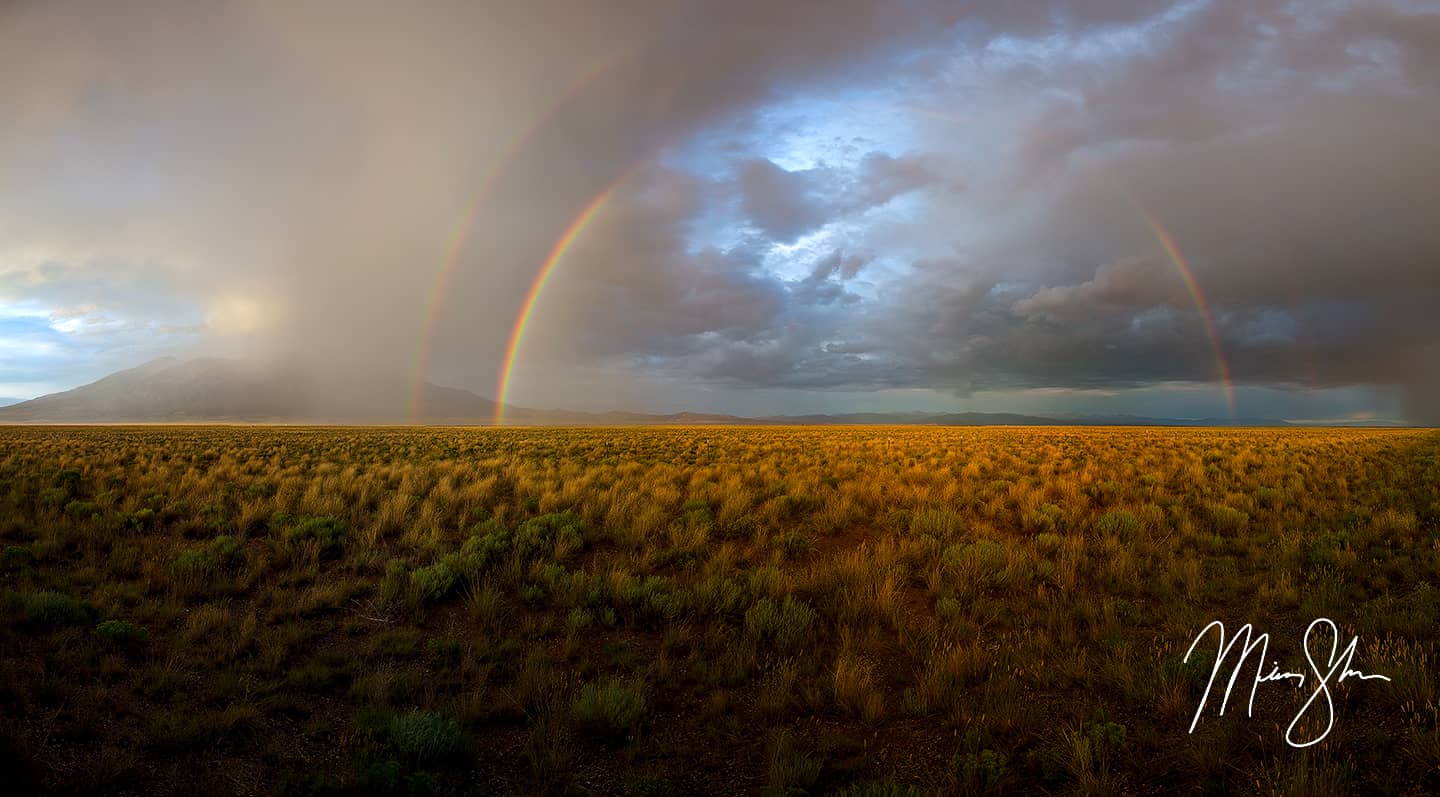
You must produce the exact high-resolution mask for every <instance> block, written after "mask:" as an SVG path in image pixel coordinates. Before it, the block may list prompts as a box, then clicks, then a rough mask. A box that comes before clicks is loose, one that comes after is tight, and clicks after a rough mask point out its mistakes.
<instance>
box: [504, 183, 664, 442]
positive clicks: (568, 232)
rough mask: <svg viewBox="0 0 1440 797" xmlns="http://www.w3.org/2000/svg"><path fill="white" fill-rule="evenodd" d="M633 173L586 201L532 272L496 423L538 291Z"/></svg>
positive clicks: (512, 337)
mask: <svg viewBox="0 0 1440 797" xmlns="http://www.w3.org/2000/svg"><path fill="white" fill-rule="evenodd" d="M634 173H635V168H634V167H632V168H630V169H627V170H626V171H625V173H624V174H621V175H620V176H619V177H617V178H615V179H614V180H612V181H610V183H609V185H606V186H605V188H604V189H602V190H601V191H600V193H598V194H596V195H595V197H594V198H593V199H591V200H590V201H589V202H588V203H586V204H585V207H584V208H582V209H581V210H580V213H579V214H578V215H576V216H575V218H574V219H573V220H571V222H570V226H568V227H566V228H565V231H564V232H562V233H561V234H560V238H559V239H558V240H556V241H555V245H554V246H552V247H551V248H550V254H548V255H546V257H545V262H544V263H543V264H542V265H541V266H540V271H539V273H537V274H536V275H535V281H534V282H532V283H531V284H530V291H529V292H528V293H526V294H525V301H524V302H523V303H522V304H521V305H520V314H519V315H517V316H516V317H515V327H514V328H513V329H511V330H510V344H509V345H508V346H506V347H505V359H504V360H502V361H501V363H500V378H499V381H498V382H497V384H496V389H495V425H496V426H504V425H505V398H506V394H508V393H509V391H510V375H511V372H512V371H513V370H514V368H515V359H516V356H517V355H518V354H519V353H520V343H521V341H523V340H524V339H525V328H526V325H527V324H529V323H530V314H531V313H533V312H534V311H535V304H536V303H537V301H538V300H539V299H540V291H542V290H544V288H545V283H546V281H548V280H549V279H550V275H551V274H552V273H554V271H555V266H556V265H557V264H559V262H560V259H561V258H563V257H564V256H565V253H566V252H567V251H569V249H570V247H571V246H572V245H573V244H574V243H575V240H576V239H577V238H579V237H580V233H582V232H584V231H585V227H586V226H587V225H589V224H590V222H591V220H593V219H594V218H595V215H596V214H597V213H599V212H600V209H601V208H603V207H604V206H605V203H606V202H608V201H610V197H612V196H614V195H615V192H616V190H618V189H619V188H620V185H621V184H622V183H624V182H625V180H626V179H627V178H629V177H630V175H632V174H634Z"/></svg>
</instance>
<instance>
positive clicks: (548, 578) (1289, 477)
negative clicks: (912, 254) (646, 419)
mask: <svg viewBox="0 0 1440 797" xmlns="http://www.w3.org/2000/svg"><path fill="white" fill-rule="evenodd" d="M0 510H3V511H0V653H3V656H0V706H3V707H4V710H3V711H0V742H3V744H0V763H4V764H7V765H8V764H13V768H14V769H15V770H16V771H18V772H22V773H28V775H26V776H29V777H33V779H34V780H35V781H36V785H38V786H42V787H44V788H48V789H51V790H60V791H65V790H71V791H73V790H76V789H86V788H90V787H93V786H94V784H98V783H109V784H119V785H112V786H111V788H115V789H117V790H125V789H128V790H130V791H141V792H146V791H170V792H188V791H195V790H201V789H204V788H206V786H207V784H208V783H210V781H207V780H206V776H205V775H204V773H205V772H207V771H214V770H216V769H217V768H225V767H227V766H239V767H242V768H243V770H244V771H245V772H248V773H253V775H254V777H255V778H256V781H255V782H256V784H257V786H256V789H255V791H257V792H267V793H268V792H271V791H279V790H286V791H288V792H290V793H309V794H317V793H335V792H337V791H338V792H343V791H346V790H354V789H370V790H371V791H379V792H386V790H387V789H388V790H389V792H388V793H396V792H397V791H399V792H403V791H405V790H407V789H409V790H412V791H415V790H423V789H424V788H429V785H433V786H435V787H436V788H437V789H438V790H439V791H441V792H442V793H450V792H454V793H459V792H461V791H462V790H463V787H465V786H467V785H469V786H473V785H477V784H478V785H479V786H481V787H482V788H483V789H487V790H491V791H495V792H500V793H510V792H516V793H538V792H547V793H565V792H569V793H625V792H627V791H628V792H631V793H637V794H638V793H725V794H731V793H753V792H758V791H763V790H765V789H767V788H768V789H771V790H774V791H775V792H776V793H779V792H781V791H784V790H792V791H793V790H796V789H800V790H810V791H815V792H823V791H832V790H837V789H840V788H843V787H853V790H854V793H871V792H867V791H865V790H864V789H866V788H873V789H876V790H877V791H874V793H887V794H888V793H897V794H898V793H908V792H906V791H904V789H905V788H906V786H907V785H908V786H913V787H915V788H917V789H919V790H920V791H921V792H925V793H929V792H934V793H955V792H990V793H995V792H1001V791H1009V790H1012V789H1017V788H1018V789H1019V790H1021V791H1027V792H1029V791H1034V792H1048V793H1054V792H1063V791H1079V792H1082V793H1133V792H1152V791H1169V790H1172V789H1179V790H1187V791H1196V790H1198V791H1231V792H1258V793H1312V794H1328V793H1341V792H1347V791H1348V792H1358V791H1389V792H1409V793H1426V792H1433V791H1435V790H1436V789H1440V780H1437V778H1440V770H1437V768H1436V761H1435V760H1434V754H1435V751H1436V750H1440V742H1437V739H1440V731H1437V727H1436V721H1437V716H1440V690H1437V687H1436V683H1437V674H1436V671H1435V666H1436V662H1437V648H1436V644H1437V641H1440V589H1436V587H1435V586H1434V584H1435V580H1436V577H1437V573H1440V438H1437V436H1436V435H1435V434H1433V433H1431V432H1425V431H1408V430H1380V431H1364V430H1327V429H1287V430H1277V429H1267V430H1185V429H1099V428H994V429H974V428H970V429H964V428H962V429H950V428H926V427H900V428H890V427H874V428H870V427H862V428H833V427H832V428H785V427H757V428H664V429H503V430H487V429H449V428H427V429H406V428H385V429H362V428H343V429H329V428H280V427H267V428H244V427H213V428H212V427H206V428H186V427H137V428H127V427H105V428H44V427H28V428H7V429H3V430H0ZM42 593H44V594H49V595H52V597H47V598H45V599H44V600H47V601H51V602H52V603H56V606H57V607H58V608H56V609H55V610H54V611H55V612H56V613H55V614H54V617H55V618H60V619H57V620H55V621H53V622H51V621H44V622H41V621H37V620H35V619H34V618H31V619H27V616H26V613H25V606H26V605H27V604H26V601H31V603H32V604H33V603H35V601H36V600H38V599H36V598H34V597H33V596H36V595H40V594H42ZM54 594H58V595H60V596H62V597H60V598H55V597H53V595H54ZM65 596H68V599H73V600H71V601H70V603H65V601H66V600H67V597H65ZM57 602H58V603H57ZM1315 616H1328V617H1332V618H1333V619H1335V620H1336V621H1337V622H1338V623H1339V624H1340V626H1341V628H1342V629H1343V630H1344V632H1345V633H1346V634H1347V635H1348V634H1358V635H1359V636H1360V638H1361V642H1360V649H1359V655H1358V657H1357V663H1358V664H1359V665H1360V667H1361V668H1362V669H1364V670H1365V671H1366V672H1379V673H1383V674H1387V675H1391V676H1392V677H1393V678H1394V680H1393V681H1392V682H1391V683H1390V684H1385V683H1383V682H1364V683H1353V684H1352V683H1347V684H1346V685H1345V688H1344V689H1343V690H1339V691H1338V692H1337V694H1338V695H1339V697H1338V698H1337V709H1336V711H1337V721H1336V728H1337V729H1336V731H1335V734H1336V736H1335V737H1334V740H1333V741H1334V743H1333V744H1331V743H1330V742H1329V741H1327V744H1326V746H1325V748H1324V749H1323V750H1319V751H1316V752H1314V753H1304V754H1301V753H1299V752H1298V751H1295V750H1292V749H1289V748H1286V747H1285V746H1284V745H1283V742H1281V741H1280V734H1279V732H1278V731H1277V727H1279V728H1283V727H1284V725H1285V724H1287V723H1288V718H1289V717H1290V716H1292V715H1293V713H1294V711H1295V710H1296V709H1297V708H1298V704H1299V702H1301V701H1300V699H1299V693H1298V692H1297V693H1295V698H1294V699H1292V698H1291V696H1290V695H1289V694H1288V693H1287V692H1285V691H1284V690H1281V689H1277V690H1275V692H1273V693H1270V694H1273V697H1270V698H1268V699H1266V700H1262V701H1259V703H1258V705H1257V716H1256V717H1255V718H1253V719H1249V720H1247V719H1246V718H1245V717H1244V716H1243V711H1237V710H1236V709H1234V708H1233V706H1232V709H1231V711H1230V712H1227V716H1226V717H1224V718H1218V717H1207V718H1206V720H1205V721H1202V724H1201V730H1200V731H1199V732H1197V733H1196V734H1195V735H1193V736H1191V735H1189V734H1187V733H1186V728H1187V727H1188V724H1189V718H1190V715H1191V713H1192V712H1193V710H1194V705H1195V701H1196V700H1197V699H1198V692H1199V689H1200V686H1201V684H1200V683H1197V680H1196V679H1197V675H1196V672H1195V670H1194V667H1193V666H1188V665H1185V664H1184V663H1183V662H1181V661H1180V658H1181V657H1182V656H1183V654H1184V650H1185V648H1186V647H1187V646H1188V645H1189V642H1190V640H1191V639H1193V637H1194V635H1195V634H1196V633H1198V632H1199V630H1200V629H1201V628H1202V627H1203V626H1204V625H1205V624H1206V623H1208V622H1209V621H1210V620H1213V619H1223V620H1224V621H1225V622H1226V623H1227V624H1228V625H1230V626H1232V627H1234V626H1237V625H1239V624H1241V623H1244V622H1252V623H1254V624H1255V625H1256V627H1257V628H1258V629H1260V630H1262V631H1269V632H1271V633H1272V636H1273V639H1272V650H1274V652H1275V654H1276V656H1277V657H1278V658H1279V659H1280V660H1281V661H1282V662H1284V663H1286V664H1287V665H1290V666H1299V664H1298V663H1297V662H1301V663H1303V660H1299V659H1298V656H1299V654H1300V648H1299V638H1298V637H1299V634H1300V632H1301V631H1302V630H1303V629H1304V627H1305V626H1306V625H1307V624H1308V623H1309V621H1310V620H1311V619H1313V618H1314V617H1315ZM107 620H108V621H117V622H123V623H126V624H129V625H126V626H123V627H121V626H115V627H114V628H129V627H130V626H134V627H135V628H136V629H140V630H143V631H144V632H145V633H144V634H138V635H137V634H130V635H129V636H125V635H118V634H116V633H112V634H111V636H110V637H102V636H101V635H98V634H97V633H96V632H95V630H94V628H95V625H96V624H97V623H100V622H103V621H107ZM112 630H113V629H112ZM122 638H123V639H131V640H132V641H131V642H128V643H121V642H117V641H115V640H119V639H122ZM135 640H138V641H135ZM615 684H620V685H622V686H623V688H621V687H620V686H614V685H615ZM607 685H608V686H607ZM586 690H589V691H586ZM637 695H638V696H639V697H638V698H637V697H636V696H637ZM582 698H583V699H582ZM415 712H423V713H421V714H417V713H415ZM417 717H418V718H421V719H416V718H417ZM397 718H409V719H405V720H404V722H403V723H401V724H400V725H397V724H396V723H397V722H400V720H398V719H397ZM597 718H598V719H597ZM422 720H423V721H422ZM457 721H458V723H459V727H460V729H461V731H462V734H463V738H462V739H459V740H458V741H457V739H455V738H454V736H453V729H454V727H455V726H454V722H457ZM402 726H403V727H404V728H406V729H407V730H406V734H407V735H406V736H405V738H404V740H403V743H402V742H401V741H397V736H396V733H397V732H396V731H395V730H394V728H397V727H402ZM426 729H431V730H433V731H434V732H435V733H442V732H443V733H444V734H446V736H445V738H444V739H438V740H435V743H436V744H437V745H438V744H440V742H443V743H444V744H443V745H442V746H443V747H444V749H447V750H452V751H456V750H458V752H454V756H453V757H451V758H444V759H438V760H429V759H427V760H423V761H422V760H418V759H414V758H413V757H410V758H407V753H406V752H405V751H406V750H408V749H412V748H414V749H422V748H423V749H427V750H428V749H432V747H434V746H435V745H430V742H429V741H427V740H425V739H418V740H417V739H416V738H412V737H414V735H415V734H416V733H418V732H421V731H425V730H426ZM422 743H423V744H422ZM417 744H418V745H421V747H419V748H416V747H415V745H417ZM457 744H458V745H459V748H456V747H455V746H456V745H457ZM426 745H430V746H426ZM121 750H126V751H133V752H128V753H126V754H124V755H122V754H120V751H121ZM7 756H8V757H7ZM875 783H880V784H889V785H884V786H873V787H872V786H864V784H875ZM387 784H388V785H387ZM397 784H398V785H397ZM427 784H429V785H427ZM891 786H893V787H894V790H892V791H883V790H881V789H886V788H890V787H891ZM666 789H669V790H670V791H669V792H666Z"/></svg>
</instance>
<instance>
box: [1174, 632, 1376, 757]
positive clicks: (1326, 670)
mask: <svg viewBox="0 0 1440 797" xmlns="http://www.w3.org/2000/svg"><path fill="white" fill-rule="evenodd" d="M1317 628H1325V629H1329V632H1330V633H1329V639H1330V651H1329V655H1328V656H1326V658H1325V661H1324V664H1323V666H1322V665H1321V664H1320V663H1317V662H1316V660H1315V655H1314V654H1315V653H1316V652H1317V651H1311V649H1310V646H1311V635H1312V634H1313V633H1314V632H1315V631H1316V629H1317ZM1212 629H1213V630H1215V631H1218V632H1219V635H1220V642H1219V646H1218V652H1217V653H1216V654H1215V664H1214V666H1213V667H1212V668H1211V670H1210V681H1209V682H1208V683H1207V684H1206V685H1205V694H1204V695H1203V696H1202V697H1201V698H1200V705H1199V706H1197V707H1196V708H1195V719H1193V720H1192V721H1191V722H1190V733H1194V732H1195V726H1197V725H1199V724H1200V715H1201V714H1203V713H1204V711H1205V705H1206V704H1207V703H1208V702H1209V701H1210V693H1211V691H1212V690H1213V689H1214V687H1215V681H1216V679H1217V678H1219V677H1220V671H1221V670H1222V669H1223V668H1224V666H1225V664H1226V661H1227V660H1228V659H1229V658H1230V654H1231V652H1232V651H1236V650H1237V646H1240V647H1238V650H1239V658H1237V659H1236V660H1235V661H1234V662H1233V669H1232V671H1231V674H1230V682H1229V683H1228V684H1226V686H1225V695H1224V697H1223V698H1221V700H1220V716H1222V717H1223V716H1224V715H1225V707H1226V706H1228V705H1229V704H1230V691H1231V690H1232V689H1234V688H1235V684H1236V682H1237V681H1239V680H1240V670H1241V668H1242V667H1243V665H1244V664H1245V660H1246V659H1247V658H1249V656H1250V654H1251V653H1253V652H1255V651H1256V650H1257V649H1258V650H1259V651H1260V656H1259V659H1258V661H1257V663H1256V666H1255V678H1254V680H1253V681H1252V682H1251V684H1250V702H1249V704H1248V706H1247V707H1246V711H1245V716H1247V717H1248V716H1251V715H1252V714H1253V713H1254V710H1255V693H1256V692H1257V691H1258V690H1259V689H1260V684H1262V683H1266V682H1269V681H1293V682H1294V686H1295V688H1297V689H1299V688H1301V687H1304V686H1305V682H1306V680H1308V678H1309V675H1307V674H1306V673H1303V672H1287V671H1282V670H1281V669H1280V664H1279V662H1272V664H1271V666H1270V671H1269V672H1265V670H1264V667H1265V659H1266V654H1267V653H1268V652H1269V650H1270V635H1269V634H1261V635H1259V636H1254V628H1253V627H1252V626H1251V625H1250V624H1249V623H1246V624H1245V625H1243V626H1240V629H1239V630H1238V631H1236V632H1235V635H1234V636H1233V637H1226V635H1225V624H1224V623H1222V622H1220V621H1219V620H1216V621H1214V622H1212V623H1210V624H1209V625H1207V626H1205V628H1203V629H1202V630H1201V631H1200V633H1199V634H1198V635H1196V637H1195V641H1194V642H1191V643H1190V649H1189V650H1187V651H1185V661H1186V662H1187V663H1188V662H1189V661H1190V656H1191V655H1193V654H1194V653H1195V646H1196V645H1198V644H1200V641H1201V640H1203V639H1204V638H1205V637H1206V635H1207V634H1209V633H1210V631H1211V630H1212ZM1252 637H1253V638H1252ZM1242 641H1243V642H1244V645H1243V646H1241V642H1242ZM1358 641H1359V637H1351V638H1350V644H1348V645H1346V646H1345V648H1344V649H1343V650H1342V649H1341V648H1340V630H1339V628H1337V627H1336V626H1335V623H1333V622H1332V621H1330V620H1329V619H1327V618H1324V617H1320V618H1317V619H1315V620H1314V621H1312V622H1311V623H1310V625H1309V626H1308V627H1306V629H1305V637H1304V645H1305V660H1306V661H1307V662H1309V664H1310V671H1311V673H1313V674H1314V676H1315V678H1316V679H1317V680H1318V684H1317V685H1316V687H1315V691H1314V692H1313V693H1311V695H1310V699H1309V700H1306V701H1305V705H1303V706H1301V707H1300V711H1299V713H1297V714H1296V715H1295V719H1294V720H1292V721H1291V722H1290V727H1288V728H1286V729H1285V742H1286V743H1287V744H1289V745H1290V746H1291V747H1309V746H1310V745H1312V744H1316V743H1318V742H1320V741H1321V740H1323V739H1324V738H1325V737H1326V736H1329V735H1330V731H1331V729H1332V728H1334V727H1335V704H1334V702H1333V701H1332V699H1331V697H1330V687H1331V684H1332V683H1334V684H1339V683H1340V682H1342V681H1344V680H1345V679H1346V678H1359V679H1361V680H1365V681H1368V680H1372V679H1377V678H1378V679H1380V680H1382V681H1389V680H1390V679H1389V678H1388V677H1386V676H1384V675H1367V674H1365V673H1363V672H1361V671H1359V670H1356V669H1352V668H1351V666H1350V664H1351V661H1352V660H1353V659H1354V658H1355V645H1356V643H1357V642H1358ZM1318 705H1323V706H1324V707H1325V712H1326V720H1325V729H1324V730H1323V731H1321V732H1320V734H1319V735H1318V736H1316V737H1315V738H1313V739H1310V740H1309V741H1298V742H1297V741H1296V740H1295V739H1294V738H1292V737H1293V736H1294V734H1295V729H1296V728H1297V727H1298V726H1299V725H1300V721H1301V720H1302V719H1304V717H1305V716H1306V715H1307V714H1308V713H1310V712H1311V710H1312V709H1316V707H1317V706H1318Z"/></svg>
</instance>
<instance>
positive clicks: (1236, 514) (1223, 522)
mask: <svg viewBox="0 0 1440 797" xmlns="http://www.w3.org/2000/svg"><path fill="white" fill-rule="evenodd" d="M1206 514H1207V515H1208V516H1209V518H1210V525H1211V527H1213V528H1214V529H1215V530H1216V531H1218V532H1222V533H1231V534H1233V533H1235V532H1237V531H1240V530H1241V529H1243V528H1245V524H1247V523H1249V522H1250V516H1249V515H1247V514H1245V513H1244V512H1241V511H1240V510H1238V509H1235V508H1233V507H1228V506H1226V505H1224V504H1210V505H1209V506H1208V507H1206Z"/></svg>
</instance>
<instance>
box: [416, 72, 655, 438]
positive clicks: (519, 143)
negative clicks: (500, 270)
mask: <svg viewBox="0 0 1440 797" xmlns="http://www.w3.org/2000/svg"><path fill="white" fill-rule="evenodd" d="M632 54H633V53H628V52H620V53H617V54H615V55H613V56H611V57H609V58H606V59H602V60H600V61H599V62H597V63H596V64H595V65H594V66H592V67H590V68H589V69H586V70H584V71H583V72H581V73H580V74H579V75H578V76H576V78H575V79H574V80H572V81H571V82H570V84H569V85H567V86H566V87H565V88H564V90H562V91H561V92H560V93H559V94H558V95H557V96H556V99H555V101H554V102H552V103H550V105H549V106H547V107H546V108H545V110H544V111H542V112H541V113H540V114H539V115H538V116H536V117H535V119H534V120H533V121H532V122H531V123H530V124H529V125H527V126H526V127H524V128H522V129H521V130H520V132H519V133H517V134H516V135H515V137H514V138H512V139H510V142H509V143H508V144H506V145H505V148H504V149H502V150H501V151H500V155H499V156H498V157H497V158H496V159H495V160H494V162H493V163H491V165H490V169H489V170H488V171H486V172H485V176H484V177H482V178H481V179H480V185H479V187H478V188H476V190H475V195H474V198H473V199H472V200H471V202H470V204H469V206H468V207H467V208H466V209H465V212H464V213H462V214H461V216H460V221H459V222H458V223H457V224H456V225H455V230H454V232H453V233H452V234H451V236H450V244H449V245H448V246H446V247H445V254H444V257H442V258H441V261H440V268H439V270H438V271H436V273H435V280H434V282H433V284H432V285H431V287H430V291H429V299H428V301H427V302H426V305H425V316H424V319H423V321H422V322H421V330H420V342H419V345H418V348H417V350H416V353H415V367H414V368H413V369H412V370H411V372H410V396H409V401H408V405H409V406H408V409H407V415H408V416H409V418H410V422H411V423H420V422H421V421H422V416H423V415H424V406H425V380H426V379H427V378H428V377H429V372H430V356H431V352H432V350H433V348H434V340H435V330H436V327H437V326H438V325H439V323H440V316H441V313H442V311H443V310H444V307H445V297H446V296H447V295H448V294H449V293H450V282H451V280H452V279H453V278H454V275H455V272H456V270H457V269H458V267H459V265H460V256H461V255H462V254H464V253H465V249H466V248H467V247H468V246H469V244H470V237H471V235H473V234H474V232H475V226H476V224H477V223H478V221H479V219H480V211H481V210H483V209H484V207H485V205H486V203H487V202H488V201H489V199H490V196H491V194H492V193H493V192H494V190H495V187H496V185H497V184H498V183H499V181H500V177H501V176H502V175H504V174H505V171H506V170H507V169H509V168H510V166H511V165H512V164H513V163H514V162H515V160H516V158H517V157H519V155H520V153H522V152H523V151H524V150H525V147H526V146H527V145H528V144H529V143H530V142H531V141H532V140H533V139H534V138H535V136H536V134H538V133H539V132H540V131H541V130H542V129H544V127H545V126H546V125H548V124H549V123H550V122H551V120H553V119H554V118H555V116H556V115H557V114H558V113H559V112H560V110H561V109H562V108H564V107H565V106H566V105H567V104H568V103H569V102H570V100H572V99H573V98H574V97H575V95H577V94H578V93H579V92H580V91H581V90H582V89H584V88H585V87H586V86H589V85H590V84H591V83H593V82H594V81H595V80H596V79H597V78H599V77H600V76H601V75H603V74H605V73H606V72H609V71H610V70H611V69H613V68H615V66H617V65H618V64H619V63H620V62H621V61H622V60H624V59H625V58H627V57H629V56H630V55H632Z"/></svg>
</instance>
